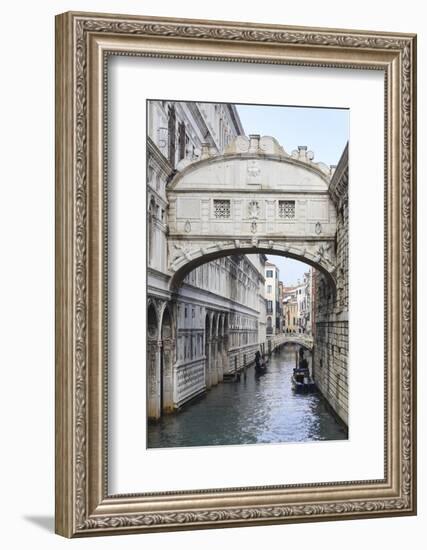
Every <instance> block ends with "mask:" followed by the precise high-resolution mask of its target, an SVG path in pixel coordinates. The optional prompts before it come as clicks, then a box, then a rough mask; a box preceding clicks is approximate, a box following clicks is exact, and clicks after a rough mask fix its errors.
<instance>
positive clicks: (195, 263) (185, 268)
mask: <svg viewBox="0 0 427 550" xmlns="http://www.w3.org/2000/svg"><path fill="white" fill-rule="evenodd" d="M211 248H215V250H214V251H212V252H209V251H208V250H202V249H196V248H195V249H194V250H193V252H192V253H191V255H190V254H188V255H187V256H186V258H185V259H183V260H182V261H181V262H180V263H179V267H178V268H177V270H176V271H175V272H174V273H173V275H172V277H171V279H170V283H169V285H170V289H171V290H172V291H174V290H175V291H176V290H177V289H178V288H179V287H180V286H181V284H182V282H183V281H184V279H185V277H186V276H187V275H188V274H189V273H190V272H191V271H193V269H196V267H199V266H201V265H203V264H206V263H208V262H211V261H213V260H217V259H218V258H224V257H226V256H234V255H236V256H241V255H246V254H268V255H272V256H284V257H286V258H292V259H294V260H299V261H300V262H303V263H305V264H308V265H310V266H311V267H314V268H315V269H317V270H318V271H320V272H321V273H323V274H324V275H325V276H326V280H327V281H328V283H329V285H330V289H332V291H333V293H334V295H335V293H336V279H335V270H334V269H332V266H331V264H330V263H329V262H328V261H327V260H325V259H323V260H322V259H320V258H319V257H318V256H314V254H313V253H312V252H309V251H307V247H305V248H304V249H303V250H301V251H299V253H298V248H297V247H296V245H295V244H294V245H293V246H290V245H289V246H288V245H287V244H286V243H283V244H278V245H276V246H274V247H271V248H268V247H267V246H265V247H264V246H262V244H261V245H258V246H244V247H243V246H242V247H239V248H237V247H236V246H234V245H233V246H231V245H230V246H228V244H227V243H224V244H223V245H222V246H221V245H220V243H216V244H215V245H212V246H211Z"/></svg>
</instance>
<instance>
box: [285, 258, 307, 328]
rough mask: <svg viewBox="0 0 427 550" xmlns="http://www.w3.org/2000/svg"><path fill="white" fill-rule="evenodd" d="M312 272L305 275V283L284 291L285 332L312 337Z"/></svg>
mask: <svg viewBox="0 0 427 550" xmlns="http://www.w3.org/2000/svg"><path fill="white" fill-rule="evenodd" d="M312 271H313V269H310V270H309V271H307V272H306V273H304V278H303V282H300V281H298V284H297V285H295V286H291V287H284V289H283V330H284V332H287V333H293V334H305V335H307V336H312Z"/></svg>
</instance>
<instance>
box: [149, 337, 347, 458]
mask: <svg viewBox="0 0 427 550" xmlns="http://www.w3.org/2000/svg"><path fill="white" fill-rule="evenodd" d="M296 350H297V348H296V347H294V346H285V347H284V348H282V349H281V350H280V351H279V352H278V353H276V354H273V355H272V356H271V358H270V361H269V363H268V369H267V372H266V373H265V374H262V375H261V376H259V375H255V369H254V367H250V368H248V369H247V370H246V375H244V374H243V373H242V375H241V379H240V382H224V383H221V384H218V385H217V386H215V387H213V388H211V389H210V390H209V391H208V392H207V394H206V395H205V396H204V397H202V398H201V399H200V400H198V401H196V402H194V403H192V404H190V405H188V406H187V407H186V408H185V409H183V410H182V411H180V412H178V413H176V414H171V415H165V416H163V417H162V418H161V419H160V420H159V421H158V422H155V423H150V424H149V425H148V432H147V433H148V436H147V439H148V441H147V444H148V447H149V448H159V447H191V446H205V445H238V444H251V443H284V442H303V441H320V440H336V439H347V428H346V427H345V426H344V425H343V424H342V423H341V422H339V421H338V420H336V418H335V417H334V415H333V414H332V413H331V412H330V410H329V408H328V406H327V404H326V402H325V400H324V398H323V397H322V396H321V395H320V394H319V393H312V394H296V393H294V391H293V390H292V385H291V376H292V369H293V368H294V366H295V352H296Z"/></svg>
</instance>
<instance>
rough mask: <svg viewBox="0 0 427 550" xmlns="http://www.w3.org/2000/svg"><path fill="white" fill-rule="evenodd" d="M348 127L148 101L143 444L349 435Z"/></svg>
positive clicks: (279, 114)
mask: <svg viewBox="0 0 427 550" xmlns="http://www.w3.org/2000/svg"><path fill="white" fill-rule="evenodd" d="M349 121H350V110H349V109H343V108H320V107H315V108H314V107H309V106H307V107H304V106H287V105H254V104H232V103H212V102H209V103H206V102H197V101H174V100H168V99H149V100H147V136H146V143H147V147H146V155H147V157H146V167H147V182H146V184H147V256H146V258H147V318H146V322H147V334H146V338H147V342H146V349H147V363H146V380H147V385H146V387H147V448H149V449H150V448H164V447H197V446H208V445H247V444H257V443H258V444H268V443H301V442H308V441H331V440H346V439H348V437H349V426H350V424H351V419H350V418H349V414H348V410H349V407H348V394H349V391H348V379H349V372H350V371H351V350H349V309H350V305H349V276H348V275H349V261H351V253H350V254H349V211H350V206H349V200H348V197H349V192H348V186H349V175H348V148H349Z"/></svg>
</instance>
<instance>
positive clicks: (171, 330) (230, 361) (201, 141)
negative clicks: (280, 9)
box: [147, 101, 267, 419]
mask: <svg viewBox="0 0 427 550" xmlns="http://www.w3.org/2000/svg"><path fill="white" fill-rule="evenodd" d="M242 133H243V128H242V125H241V122H240V119H239V117H238V114H237V111H236V109H235V107H234V106H233V105H228V104H213V103H210V104H205V103H203V104H202V103H185V102H168V101H150V102H149V103H148V136H147V205H148V207H147V300H148V306H147V307H148V312H147V336H148V340H147V397H148V417H149V418H151V419H157V418H159V417H160V416H161V415H162V414H163V413H165V412H172V411H174V410H177V409H179V408H180V407H181V406H182V405H183V404H185V403H187V402H188V401H190V400H191V399H194V398H195V397H197V396H198V395H200V394H202V393H203V392H205V391H206V390H207V389H208V388H209V387H211V386H212V385H215V384H217V383H218V382H221V381H222V380H223V378H224V377H225V376H227V375H233V373H235V372H237V371H239V370H241V369H242V368H244V367H245V366H247V365H249V364H250V363H251V362H252V361H253V360H254V355H255V352H256V350H258V349H261V350H262V349H264V347H265V339H266V330H267V329H266V317H265V315H266V301H265V297H264V287H265V281H264V272H265V267H264V266H265V261H266V258H265V256H264V255H262V254H251V255H235V256H229V257H225V258H221V259H217V260H214V261H211V262H208V263H205V264H204V265H200V266H198V267H196V268H195V269H194V270H192V271H191V272H190V273H188V274H187V276H186V277H185V279H184V280H183V282H182V284H181V285H180V286H179V288H174V289H172V288H171V285H170V280H171V273H170V272H169V271H168V266H169V264H170V261H169V260H170V256H171V255H172V254H173V253H174V250H171V249H170V248H169V247H168V241H167V235H168V214H169V208H170V205H169V203H168V198H167V193H166V191H167V185H168V182H169V181H170V179H171V178H172V177H173V176H174V175H175V174H176V173H178V172H179V171H180V170H182V169H183V168H184V167H185V166H187V165H188V163H190V162H192V161H194V160H195V159H197V158H199V157H200V156H201V155H202V154H203V151H206V149H208V150H209V151H210V152H211V153H221V152H222V151H223V149H224V147H225V146H226V145H227V144H228V143H229V142H230V141H231V140H233V139H234V138H235V137H236V136H238V135H240V134H242Z"/></svg>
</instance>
